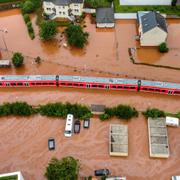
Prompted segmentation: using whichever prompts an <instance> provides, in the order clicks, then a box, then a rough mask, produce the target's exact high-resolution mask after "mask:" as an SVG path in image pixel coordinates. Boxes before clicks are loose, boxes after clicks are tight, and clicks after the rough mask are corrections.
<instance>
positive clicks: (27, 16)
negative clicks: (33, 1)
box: [23, 14, 35, 39]
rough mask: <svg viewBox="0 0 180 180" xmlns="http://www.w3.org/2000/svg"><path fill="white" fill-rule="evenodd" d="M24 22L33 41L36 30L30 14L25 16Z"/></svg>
mask: <svg viewBox="0 0 180 180" xmlns="http://www.w3.org/2000/svg"><path fill="white" fill-rule="evenodd" d="M23 19H24V22H25V23H26V26H27V30H28V33H29V36H30V38H31V39H34V38H35V34H34V29H33V27H32V23H31V19H30V16H29V14H23Z"/></svg>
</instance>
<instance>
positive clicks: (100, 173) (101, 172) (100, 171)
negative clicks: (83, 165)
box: [94, 169, 110, 176]
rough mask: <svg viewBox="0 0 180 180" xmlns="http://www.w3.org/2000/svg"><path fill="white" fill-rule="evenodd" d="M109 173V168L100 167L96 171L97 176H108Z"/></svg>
mask: <svg viewBox="0 0 180 180" xmlns="http://www.w3.org/2000/svg"><path fill="white" fill-rule="evenodd" d="M109 174H110V171H109V169H98V170H95V171H94V175H95V176H108V175H109Z"/></svg>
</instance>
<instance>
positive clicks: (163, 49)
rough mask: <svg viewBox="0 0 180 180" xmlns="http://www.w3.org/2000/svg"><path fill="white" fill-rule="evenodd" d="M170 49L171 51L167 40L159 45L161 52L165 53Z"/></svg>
mask: <svg viewBox="0 0 180 180" xmlns="http://www.w3.org/2000/svg"><path fill="white" fill-rule="evenodd" d="M168 51H169V48H168V47H167V44H166V43H165V42H163V43H161V44H160V45H159V52H161V53H165V52H168Z"/></svg>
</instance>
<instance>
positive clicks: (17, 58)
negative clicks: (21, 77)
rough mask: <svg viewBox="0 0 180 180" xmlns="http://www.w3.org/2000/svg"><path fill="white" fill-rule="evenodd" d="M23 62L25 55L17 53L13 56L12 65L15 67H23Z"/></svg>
mask: <svg viewBox="0 0 180 180" xmlns="http://www.w3.org/2000/svg"><path fill="white" fill-rule="evenodd" d="M23 61H24V57H23V55H22V54H21V53H19V52H16V53H14V54H13V57H12V63H13V65H14V66H15V67H20V66H22V64H23Z"/></svg>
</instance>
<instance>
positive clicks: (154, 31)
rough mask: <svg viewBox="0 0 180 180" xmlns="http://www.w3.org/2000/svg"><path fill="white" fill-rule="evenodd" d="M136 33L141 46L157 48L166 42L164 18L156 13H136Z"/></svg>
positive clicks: (166, 32)
mask: <svg viewBox="0 0 180 180" xmlns="http://www.w3.org/2000/svg"><path fill="white" fill-rule="evenodd" d="M137 19H138V31H139V38H140V44H141V46H159V45H160V44H161V43H163V42H166V39H167V35H168V31H167V24H166V20H165V18H164V17H163V16H162V15H161V14H160V13H158V12H155V11H150V12H138V14H137Z"/></svg>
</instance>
